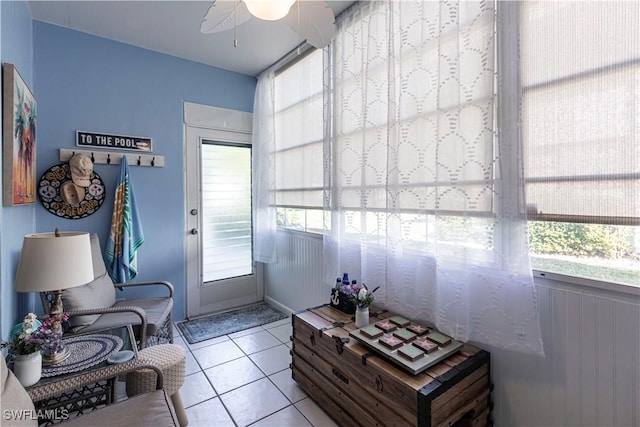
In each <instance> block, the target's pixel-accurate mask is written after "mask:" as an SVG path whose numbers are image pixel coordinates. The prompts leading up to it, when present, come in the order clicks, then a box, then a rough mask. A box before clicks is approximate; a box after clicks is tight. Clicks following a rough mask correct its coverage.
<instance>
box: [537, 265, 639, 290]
mask: <svg viewBox="0 0 640 427" xmlns="http://www.w3.org/2000/svg"><path fill="white" fill-rule="evenodd" d="M533 277H534V278H535V277H538V278H541V279H547V280H554V281H557V282H564V283H570V284H572V285H578V286H585V287H588V288H593V289H600V290H606V291H613V292H619V293H623V294H627V295H635V296H640V287H638V286H633V285H623V284H620V283H611V282H603V281H601V280H593V279H586V278H583V277H576V276H567V275H564V274H558V273H550V272H548V271H540V270H533Z"/></svg>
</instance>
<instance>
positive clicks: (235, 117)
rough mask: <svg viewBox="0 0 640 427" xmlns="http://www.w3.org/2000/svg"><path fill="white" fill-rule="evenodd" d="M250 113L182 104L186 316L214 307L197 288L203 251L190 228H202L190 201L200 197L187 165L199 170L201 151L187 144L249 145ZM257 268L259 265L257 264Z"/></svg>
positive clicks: (260, 292)
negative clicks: (202, 296)
mask: <svg viewBox="0 0 640 427" xmlns="http://www.w3.org/2000/svg"><path fill="white" fill-rule="evenodd" d="M252 121H253V115H252V114H251V113H247V112H245V111H235V110H229V109H225V108H218V107H211V106H207V105H199V104H193V103H190V102H185V103H184V124H185V130H184V159H185V164H184V170H185V174H184V180H185V201H184V206H185V216H186V220H185V226H186V230H185V248H186V251H185V256H186V258H185V266H186V289H185V291H186V301H187V317H189V318H191V317H196V316H199V315H201V314H203V310H207V311H213V310H211V309H213V308H214V307H207V306H205V307H203V306H202V305H201V298H200V287H201V285H202V253H201V249H200V245H199V239H198V235H193V234H191V232H190V230H192V229H195V230H201V229H202V224H201V223H200V222H201V215H191V213H190V211H191V210H192V209H200V207H199V206H197V207H194V206H190V203H191V202H190V201H192V200H197V199H199V197H200V196H199V195H200V182H199V180H190V179H188V176H189V175H188V174H189V173H190V171H189V168H190V165H198V171H199V170H200V154H199V153H200V150H199V149H195V150H193V149H189V148H190V144H195V146H198V147H199V145H200V143H201V140H202V139H208V140H214V141H221V142H240V143H249V144H251V128H252ZM256 267H258V266H256ZM256 273H257V279H258V283H257V294H258V295H263V294H264V288H263V282H262V274H261V273H262V271H261V269H259V268H258V269H257V271H256Z"/></svg>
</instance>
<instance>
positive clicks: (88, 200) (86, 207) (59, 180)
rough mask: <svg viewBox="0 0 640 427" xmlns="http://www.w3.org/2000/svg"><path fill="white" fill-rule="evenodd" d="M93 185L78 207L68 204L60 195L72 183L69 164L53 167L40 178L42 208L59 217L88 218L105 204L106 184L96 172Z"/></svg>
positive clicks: (90, 185)
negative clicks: (68, 182) (64, 186)
mask: <svg viewBox="0 0 640 427" xmlns="http://www.w3.org/2000/svg"><path fill="white" fill-rule="evenodd" d="M90 180H91V183H90V184H89V186H88V187H87V188H86V189H85V192H84V199H82V200H81V201H80V203H79V204H78V205H77V206H73V205H70V204H68V203H67V202H65V201H64V200H63V199H62V196H61V195H60V188H61V187H62V185H63V184H64V183H66V182H67V181H71V170H70V169H69V164H67V163H64V164H60V165H56V166H52V167H50V168H49V169H47V170H46V172H45V173H43V174H42V177H40V183H39V185H38V196H39V198H40V202H42V206H44V207H45V209H46V210H48V211H49V212H51V213H52V214H54V215H55V216H57V217H60V218H68V219H80V218H86V217H88V216H89V215H91V214H93V213H95V212H96V211H97V210H98V209H100V206H102V203H103V202H104V192H105V188H104V183H103V182H102V178H100V175H98V174H97V173H95V172H91V178H90Z"/></svg>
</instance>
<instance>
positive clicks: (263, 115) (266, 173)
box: [251, 68, 276, 263]
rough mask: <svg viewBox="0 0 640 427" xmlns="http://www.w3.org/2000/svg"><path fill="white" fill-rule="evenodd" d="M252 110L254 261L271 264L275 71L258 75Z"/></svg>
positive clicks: (273, 220)
mask: <svg viewBox="0 0 640 427" xmlns="http://www.w3.org/2000/svg"><path fill="white" fill-rule="evenodd" d="M253 105H254V111H253V144H252V145H253V148H252V151H253V153H252V157H251V161H252V165H251V166H252V173H253V186H254V189H253V192H252V199H253V200H252V204H253V206H252V209H253V222H254V226H253V258H254V260H255V261H258V262H264V263H271V262H275V260H276V251H275V241H276V240H275V239H276V213H275V191H274V189H275V182H276V170H275V167H276V164H275V160H274V158H273V153H274V152H275V151H276V135H275V103H274V71H273V69H272V68H270V69H267V70H265V71H264V72H262V73H261V74H260V75H259V76H258V84H257V86H256V93H255V97H254V103H253Z"/></svg>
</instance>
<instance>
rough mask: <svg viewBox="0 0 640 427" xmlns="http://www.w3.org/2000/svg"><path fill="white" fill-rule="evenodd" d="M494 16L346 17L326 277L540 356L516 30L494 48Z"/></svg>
mask: <svg viewBox="0 0 640 427" xmlns="http://www.w3.org/2000/svg"><path fill="white" fill-rule="evenodd" d="M499 3H504V4H501V5H500V7H501V8H502V7H503V6H504V7H505V8H507V9H505V11H504V12H503V11H502V10H501V11H500V13H505V14H511V16H503V17H502V19H501V22H510V23H517V7H518V6H517V3H516V2H499ZM512 3H513V4H512ZM493 6H494V3H493V2H476V1H461V2H455V1H439V2H424V1H402V2H396V1H390V2H367V3H363V4H361V7H359V8H355V10H353V11H352V12H351V13H350V14H349V15H348V16H345V17H343V19H341V21H340V23H339V31H338V34H337V36H336V38H335V40H334V41H333V42H332V44H331V46H330V48H329V51H328V55H329V56H328V58H329V64H330V67H329V70H330V73H328V75H329V76H330V79H329V80H328V82H329V84H328V85H327V93H326V94H325V100H328V101H327V102H326V111H325V119H326V120H327V122H326V129H327V132H326V136H325V147H324V166H325V211H326V212H328V213H329V215H328V216H327V217H328V220H327V223H326V225H325V233H324V239H323V242H324V243H323V244H324V257H323V258H324V259H323V262H324V266H323V271H324V276H325V277H324V280H325V282H326V283H327V284H333V283H334V282H335V279H336V277H337V276H338V275H340V274H341V273H342V272H345V271H346V272H349V274H350V276H351V277H352V278H357V279H359V280H361V281H363V282H364V283H366V284H367V285H368V286H370V287H375V286H381V288H380V290H378V292H377V293H376V294H375V296H376V300H377V301H378V302H380V303H381V304H382V305H384V306H385V307H386V308H388V309H390V310H393V311H396V312H399V313H403V314H404V315H406V316H409V317H411V318H413V319H417V320H422V321H427V322H431V323H434V324H435V325H436V326H437V327H438V328H439V329H440V330H442V331H443V332H445V333H448V334H451V335H453V336H454V337H455V338H456V339H459V340H462V341H476V342H481V343H486V344H490V345H494V346H499V347H503V348H508V349H512V350H515V351H526V352H530V353H536V354H543V347H542V341H541V336H540V329H539V322H538V319H537V310H536V302H535V288H534V285H533V279H532V276H531V268H530V263H529V257H528V245H527V224H526V215H525V203H524V190H523V179H522V158H521V156H520V153H521V148H520V142H521V141H520V129H519V114H518V112H519V108H518V106H519V96H518V93H519V91H520V86H519V80H518V69H517V61H516V58H517V56H516V55H517V40H518V39H517V28H516V29H511V30H510V29H509V28H505V29H503V28H500V29H499V31H498V32H497V33H498V34H500V35H502V37H501V38H500V40H498V39H497V35H496V31H495V24H496V11H495V10H494V9H493ZM505 20H506V21H505ZM507 31H514V32H513V34H506V32H507ZM502 40H504V41H505V42H506V43H508V44H503V43H502ZM496 44H498V47H499V54H498V58H499V59H500V61H499V62H498V61H496V59H497V58H496V57H495V53H494V52H495V51H496ZM508 58H511V60H510V61H509V60H508ZM503 59H504V61H502V60H503ZM496 64H497V66H498V69H496ZM505 64H515V65H510V66H509V67H510V68H509V67H507V66H505ZM496 74H497V75H498V76H499V79H497V81H499V82H500V87H496V86H497V85H498V83H497V82H496V78H495V75H496ZM496 93H498V94H499V96H496V95H495V94H496ZM506 94H508V95H509V96H506Z"/></svg>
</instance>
